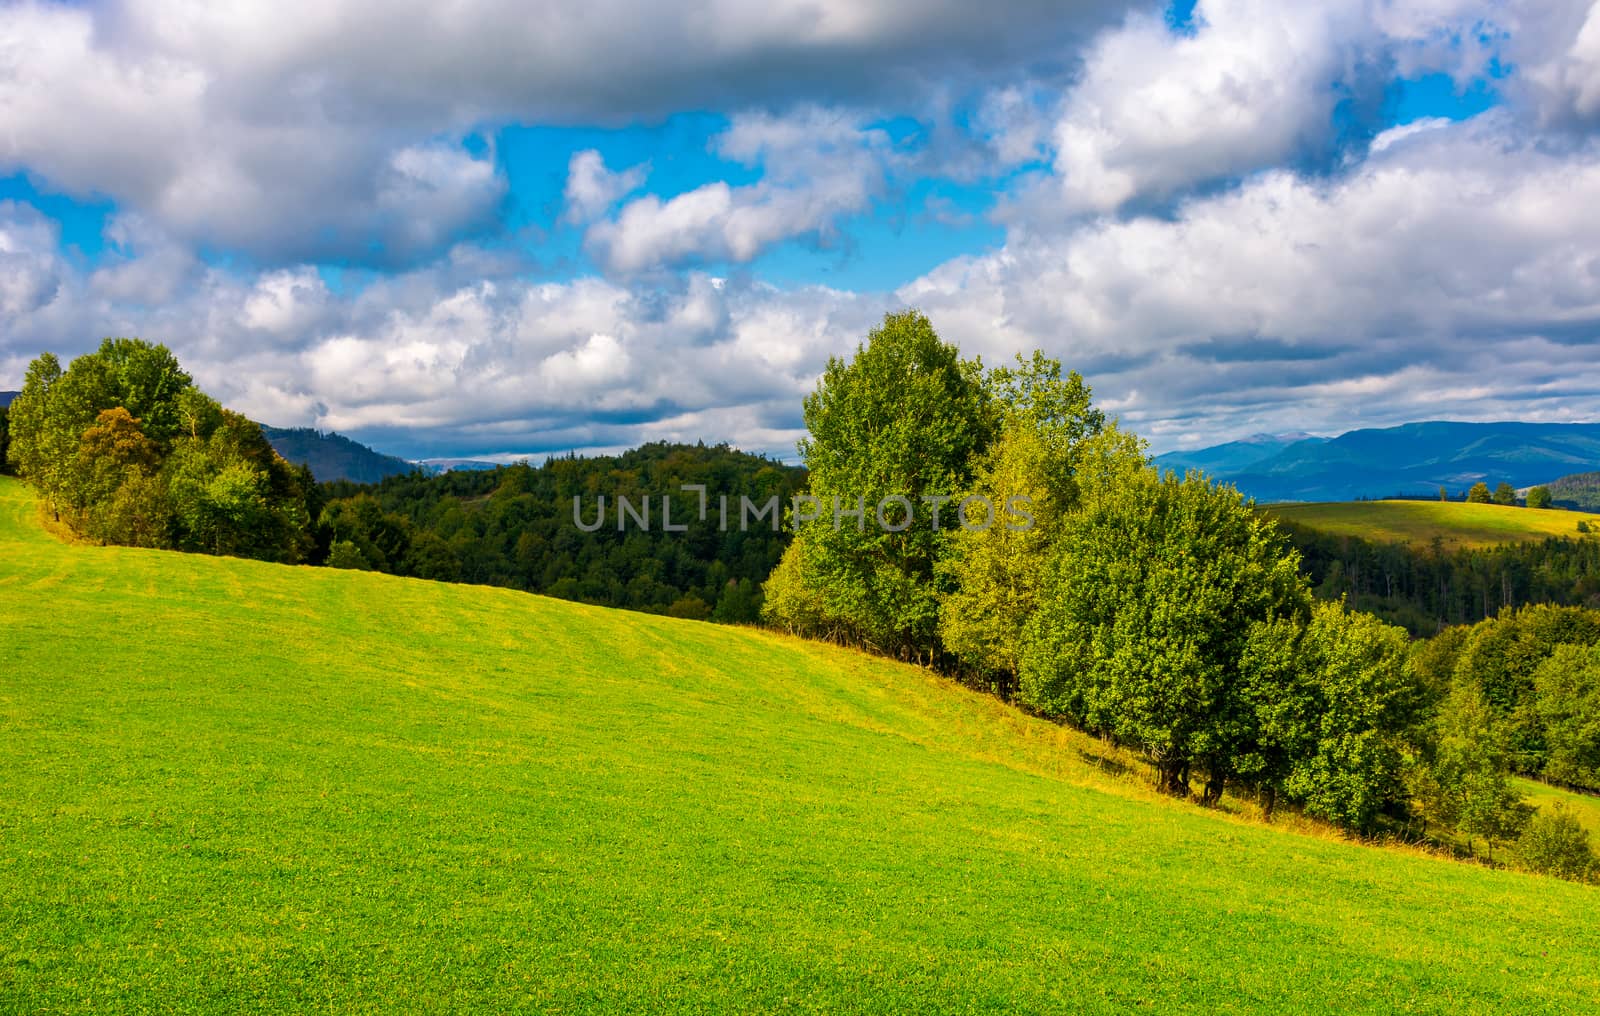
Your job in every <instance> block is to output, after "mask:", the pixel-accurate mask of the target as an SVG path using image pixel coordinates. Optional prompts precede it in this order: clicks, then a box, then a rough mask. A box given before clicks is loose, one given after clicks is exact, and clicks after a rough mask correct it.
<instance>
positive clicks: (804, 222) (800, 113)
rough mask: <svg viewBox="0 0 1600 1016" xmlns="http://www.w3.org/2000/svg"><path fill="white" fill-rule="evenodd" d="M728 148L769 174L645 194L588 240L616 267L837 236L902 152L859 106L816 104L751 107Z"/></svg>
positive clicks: (735, 123) (751, 251) (732, 130)
mask: <svg viewBox="0 0 1600 1016" xmlns="http://www.w3.org/2000/svg"><path fill="white" fill-rule="evenodd" d="M712 147H713V149H714V150H715V151H716V152H717V153H718V154H719V155H721V156H722V157H723V158H726V159H731V160H735V161H738V162H741V163H744V164H746V165H750V166H760V167H761V169H762V170H763V173H762V177H761V179H760V180H759V181H758V182H756V183H753V184H748V185H745V186H741V187H730V186H729V185H728V184H726V183H724V182H722V181H715V182H713V183H708V184H705V185H703V186H700V187H697V188H695V189H693V190H691V191H688V192H686V193H683V194H679V195H678V196H676V197H673V198H670V199H668V200H665V201H663V200H662V199H661V198H659V197H657V196H655V195H646V196H644V197H641V198H636V199H634V200H632V201H630V202H628V203H627V204H626V205H624V206H623V207H622V209H621V211H620V212H618V213H617V215H616V217H615V218H613V219H610V220H606V221H602V222H599V223H596V224H595V225H594V226H592V227H590V229H589V231H588V234H587V235H586V237H585V241H584V242H585V247H586V249H587V250H588V251H589V252H590V253H591V255H593V256H594V257H595V259H596V260H597V261H598V262H600V263H601V264H602V265H604V266H605V267H606V268H607V269H608V270H610V271H612V272H616V273H623V274H626V273H632V272H639V271H643V270H646V269H650V268H657V267H661V266H668V265H675V264H682V263H685V262H706V261H737V262H743V261H750V260H752V259H753V258H755V257H756V256H757V255H758V254H760V253H761V252H762V251H764V250H766V249H767V248H768V247H770V246H772V245H773V244H776V243H779V242H781V241H784V240H787V239H790V238H793V237H797V236H807V235H810V236H816V237H818V238H819V239H823V240H826V239H828V238H829V237H830V236H831V234H832V232H833V227H834V223H835V222H836V221H837V220H838V219H839V218H840V217H841V216H844V215H847V214H850V213H853V212H860V211H863V210H865V209H866V208H867V207H868V205H869V203H870V202H871V201H872V199H873V198H874V196H876V195H878V194H879V193H881V192H882V190H883V187H884V184H885V177H886V172H887V166H888V163H889V162H890V160H891V159H892V157H893V151H892V145H891V143H890V139H889V136H888V134H887V133H885V132H884V131H883V130H881V129H876V128H871V127H867V126H864V125H863V124H862V123H861V118H860V117H859V116H855V115H850V114H847V113H844V112H841V111H838V110H825V109H821V108H818V107H814V106H813V107H806V108H802V109H800V110H797V111H794V112H791V113H788V114H784V115H773V114H769V113H743V114H739V115H737V116H735V117H734V118H733V119H732V121H731V123H730V124H729V126H728V129H727V130H725V131H723V132H722V133H721V134H719V135H717V137H716V138H714V139H713V141H712Z"/></svg>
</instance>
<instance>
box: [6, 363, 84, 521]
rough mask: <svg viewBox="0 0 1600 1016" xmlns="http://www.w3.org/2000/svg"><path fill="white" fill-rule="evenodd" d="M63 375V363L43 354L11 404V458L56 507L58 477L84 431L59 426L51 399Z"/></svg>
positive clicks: (9, 457) (25, 477) (75, 450)
mask: <svg viewBox="0 0 1600 1016" xmlns="http://www.w3.org/2000/svg"><path fill="white" fill-rule="evenodd" d="M61 376H62V370H61V361H59V360H57V359H56V357H55V354H54V353H43V354H41V355H40V356H39V357H38V358H37V359H35V360H34V361H33V362H32V363H30V364H28V372H27V375H26V377H25V379H24V381H23V384H22V391H21V392H20V393H19V394H18V395H17V397H16V399H15V400H14V401H13V402H12V403H11V411H10V429H11V447H10V449H9V451H8V452H7V456H8V459H9V461H10V462H11V464H12V465H14V466H15V467H16V470H17V475H18V476H21V477H22V478H23V479H25V480H27V481H28V482H29V483H30V484H32V485H33V487H34V489H35V490H37V491H38V492H39V494H40V496H41V497H42V498H44V500H45V501H46V502H47V503H49V504H52V505H53V504H55V502H56V500H57V494H58V493H59V491H58V489H57V482H58V476H59V473H60V472H61V470H62V469H63V468H64V466H65V463H66V462H67V461H68V459H70V458H71V457H72V456H73V455H75V454H76V453H77V447H78V446H77V440H78V436H79V435H80V434H82V432H83V431H82V428H79V429H78V430H76V431H70V430H69V429H68V428H66V427H63V426H61V425H60V424H59V422H58V420H57V416H58V415H59V414H58V413H57V411H56V407H55V403H54V401H53V399H52V398H51V394H52V392H53V391H54V389H55V387H56V385H57V384H59V383H60V381H61Z"/></svg>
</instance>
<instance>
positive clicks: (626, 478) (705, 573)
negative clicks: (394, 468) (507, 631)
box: [316, 443, 805, 622]
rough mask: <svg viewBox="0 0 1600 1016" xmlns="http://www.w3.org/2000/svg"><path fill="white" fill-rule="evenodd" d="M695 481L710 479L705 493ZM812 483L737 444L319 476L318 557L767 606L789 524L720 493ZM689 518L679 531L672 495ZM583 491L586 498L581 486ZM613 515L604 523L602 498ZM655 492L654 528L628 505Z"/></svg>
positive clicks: (786, 489) (566, 588) (533, 584)
mask: <svg viewBox="0 0 1600 1016" xmlns="http://www.w3.org/2000/svg"><path fill="white" fill-rule="evenodd" d="M685 486H703V487H704V488H705V497H706V505H707V512H706V517H705V518H704V519H703V520H702V519H701V517H700V495H699V492H697V491H692V490H691V491H685V490H684V489H683V488H684V487H685ZM804 488H805V470H803V469H799V468H796V467H793V466H785V465H783V464H782V463H780V462H777V461H774V460H772V459H767V458H763V457H761V456H757V455H749V454H746V453H744V452H739V451H734V450H733V449H731V448H729V447H728V446H726V445H716V446H711V447H708V446H705V445H674V444H659V443H658V444H649V445H645V446H643V447H641V448H636V449H634V450H632V451H629V452H625V453H623V454H621V455H610V456H599V457H595V458H578V457H576V456H567V457H559V458H551V459H549V460H547V461H546V462H545V463H544V464H543V465H541V466H530V465H527V464H519V465H513V466H506V467H502V468H500V469H495V470H486V471H458V472H450V473H445V474H442V475H439V476H425V475H423V474H421V473H411V474H408V475H405V476H392V477H389V478H388V479H386V480H384V481H383V482H382V483H379V484H376V485H374V486H367V487H362V486H357V485H355V484H350V483H328V484H323V485H321V487H320V488H319V491H318V496H319V498H320V499H321V500H322V502H323V504H322V507H321V510H320V512H319V519H318V525H317V527H316V531H317V541H318V547H319V557H323V558H325V559H326V560H327V562H328V563H329V564H331V565H334V566H336V567H346V568H371V569H375V570H379V571H386V572H392V573H394V574H397V575H414V576H417V577H419V578H428V579H442V580H445V581H451V582H473V583H484V584H489V585H500V586H509V587H512V588H516V589H526V590H529V591H531V592H537V593H544V594H546V595H549V596H557V597H561V598H563V599H569V600H582V601H584V602H587V603H595V604H601V605H604V606H611V607H626V608H630V609H634V610H645V611H651V612H654V613H665V614H672V615H674V616H678V617H690V618H700V619H712V620H717V621H729V622H753V621H756V620H758V619H759V616H760V607H761V583H762V582H763V581H764V580H765V579H766V577H767V575H768V574H769V573H770V572H771V571H772V569H773V567H774V566H775V565H776V564H777V562H778V558H779V557H780V556H781V555H782V553H783V548H784V546H785V545H786V544H787V541H788V535H787V533H786V532H785V531H783V529H782V527H781V526H779V527H778V530H779V531H776V532H775V531H774V530H773V527H772V526H771V525H770V524H769V523H768V522H767V521H763V522H762V523H761V524H759V525H750V524H748V519H747V520H746V522H747V524H746V525H745V526H743V527H741V526H740V525H739V520H738V517H737V512H736V511H735V512H734V514H733V515H732V516H731V517H730V518H729V520H728V523H727V525H726V526H724V525H722V519H721V515H720V512H719V511H718V508H719V505H720V502H721V499H722V498H723V497H729V498H731V499H733V501H734V503H735V504H737V499H738V498H740V497H741V496H744V497H749V498H751V499H752V500H755V501H759V502H762V503H765V502H766V501H768V500H769V499H771V498H773V497H776V498H778V500H779V502H780V503H782V504H788V503H789V501H790V499H791V498H792V497H793V496H794V495H795V494H796V493H798V492H800V491H802V490H804ZM663 497H667V498H670V500H671V503H672V508H671V515H670V519H671V520H672V524H673V525H674V526H677V525H685V526H686V527H687V528H686V529H685V531H683V532H667V531H665V530H664V528H663V526H662V522H663V519H662V518H661V517H660V515H659V512H660V506H661V499H662V498H663ZM574 498H579V499H580V502H581V503H580V504H579V505H578V507H577V508H576V509H575V507H574V504H573V499H574ZM602 498H604V499H605V503H606V504H607V505H608V506H610V507H609V508H608V510H607V513H606V516H605V524H603V525H600V526H599V527H598V528H595V529H594V531H592V532H585V531H583V529H581V528H580V527H579V525H578V524H577V522H576V518H577V516H575V511H576V512H577V515H578V516H581V517H582V519H583V521H584V523H585V525H586V526H588V525H593V521H594V519H595V518H597V517H598V516H597V511H598V508H599V505H600V503H601V499H602ZM619 498H627V499H628V501H629V504H630V505H635V506H637V505H642V504H644V503H645V502H646V501H647V500H648V501H649V502H650V503H651V504H652V505H653V506H654V510H655V511H656V512H657V513H658V514H657V515H656V517H655V520H654V524H653V526H652V527H651V528H650V529H649V530H648V531H646V530H645V529H644V528H643V526H641V525H639V524H637V523H636V522H634V520H633V519H632V517H631V516H630V517H629V518H628V520H627V522H628V524H627V525H626V526H619V525H618V524H617V509H616V505H617V502H618V499H619Z"/></svg>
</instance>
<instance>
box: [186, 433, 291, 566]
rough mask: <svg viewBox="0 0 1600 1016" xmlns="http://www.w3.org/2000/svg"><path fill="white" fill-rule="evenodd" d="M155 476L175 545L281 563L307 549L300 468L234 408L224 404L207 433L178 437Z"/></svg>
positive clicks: (188, 548)
mask: <svg viewBox="0 0 1600 1016" xmlns="http://www.w3.org/2000/svg"><path fill="white" fill-rule="evenodd" d="M161 475H162V479H163V480H164V482H165V483H166V486H167V490H168V492H169V500H170V504H171V509H172V517H173V523H174V528H175V530H176V538H175V542H176V545H177V546H178V548H179V549H182V550H194V551H200V552H203V553H208V554H228V555H234V556H240V557H256V558H261V559H263V560H269V561H285V562H296V561H300V560H303V559H304V557H305V556H306V554H307V552H308V551H309V548H310V534H309V531H308V530H309V518H308V517H307V508H306V499H305V492H304V490H303V489H302V488H301V474H300V473H299V472H298V471H297V470H295V469H294V467H292V466H290V465H289V464H288V463H287V462H285V461H283V459H282V458H281V457H279V455H278V454H277V453H276V452H275V451H273V450H272V446H271V445H270V444H268V443H267V439H266V437H265V436H264V435H263V434H262V433H261V428H260V426H258V425H257V424H255V423H254V422H252V421H250V420H248V419H246V418H244V417H242V416H240V415H238V414H237V413H232V412H228V411H227V410H223V411H222V414H221V420H220V422H219V423H218V425H217V427H216V429H215V430H214V431H212V432H211V433H210V434H204V433H203V432H202V433H201V434H200V435H199V436H189V435H188V434H185V435H183V436H180V437H179V438H178V439H177V440H176V441H175V442H174V444H173V449H172V452H171V454H170V455H168V456H167V458H166V460H165V462H164V463H163V464H162V470H161Z"/></svg>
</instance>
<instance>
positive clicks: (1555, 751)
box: [1533, 644, 1600, 790]
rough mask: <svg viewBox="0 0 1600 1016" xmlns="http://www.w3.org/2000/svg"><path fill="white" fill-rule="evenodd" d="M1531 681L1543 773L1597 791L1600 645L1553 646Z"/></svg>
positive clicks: (1599, 769) (1599, 773)
mask: <svg viewBox="0 0 1600 1016" xmlns="http://www.w3.org/2000/svg"><path fill="white" fill-rule="evenodd" d="M1533 684H1534V705H1533V709H1534V711H1535V712H1536V713H1537V715H1538V718H1539V720H1540V722H1541V726H1542V732H1543V734H1544V743H1545V750H1546V753H1547V754H1546V759H1545V763H1544V769H1543V773H1542V775H1543V776H1544V777H1545V778H1546V779H1550V780H1555V781H1557V782H1559V783H1565V784H1568V785H1570V786H1576V787H1583V788H1586V789H1590V790H1595V789H1600V647H1596V646H1593V645H1584V646H1580V645H1570V644H1568V645H1560V646H1557V647H1556V648H1555V651H1554V652H1552V653H1551V654H1550V656H1549V657H1548V658H1547V659H1545V660H1544V662H1543V663H1541V664H1539V666H1538V669H1536V670H1535V671H1534V674H1533Z"/></svg>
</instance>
